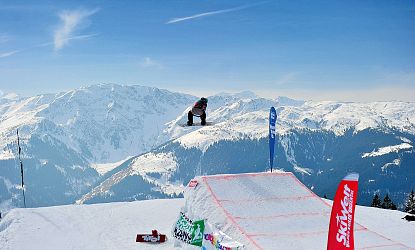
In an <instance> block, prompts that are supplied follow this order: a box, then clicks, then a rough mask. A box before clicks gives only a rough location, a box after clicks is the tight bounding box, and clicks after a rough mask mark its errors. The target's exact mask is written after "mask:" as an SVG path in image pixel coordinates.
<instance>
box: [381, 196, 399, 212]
mask: <svg viewBox="0 0 415 250" xmlns="http://www.w3.org/2000/svg"><path fill="white" fill-rule="evenodd" d="M382 208H384V209H392V210H396V209H397V208H396V205H395V204H394V203H393V202H392V200H391V199H390V198H389V195H388V194H386V196H385V198H383V203H382Z"/></svg>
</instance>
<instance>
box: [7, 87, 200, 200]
mask: <svg viewBox="0 0 415 250" xmlns="http://www.w3.org/2000/svg"><path fill="white" fill-rule="evenodd" d="M195 99H196V97H193V96H190V95H185V94H180V93H173V92H170V91H167V90H161V89H157V88H150V87H142V86H121V85H116V84H102V85H95V86H90V87H85V88H80V89H76V90H72V91H69V92H62V93H59V94H46V95H39V96H34V97H28V98H19V97H18V96H16V95H6V96H4V97H2V98H1V99H0V163H1V172H0V191H1V192H0V203H1V202H3V206H7V205H8V204H9V205H10V206H13V205H19V204H20V199H21V196H20V190H18V184H19V183H20V171H19V169H18V164H17V162H16V158H17V156H16V152H17V145H16V140H17V138H16V129H19V134H20V136H21V144H22V152H23V164H24V167H25V179H26V181H25V184H26V188H27V198H28V202H27V204H28V205H29V206H42V205H54V204H65V203H66V204H67V203H71V202H73V201H74V199H75V198H76V197H78V196H79V195H80V194H82V193H84V192H85V191H87V190H88V189H89V188H90V187H91V186H93V185H94V184H95V183H96V182H97V181H98V180H100V179H101V178H102V176H101V175H100V174H102V173H105V172H106V171H109V170H111V169H112V168H114V167H116V166H118V165H119V164H108V163H114V162H115V163H116V162H118V161H120V160H123V159H126V158H128V157H129V156H134V155H138V154H141V153H144V152H147V151H149V150H151V149H152V148H154V147H155V146H158V145H159V144H160V143H164V142H165V141H167V140H168V139H169V138H167V137H164V136H163V134H161V132H162V131H163V129H164V128H165V126H166V125H165V124H166V123H167V122H169V121H171V120H172V119H174V118H175V117H177V116H178V115H179V114H180V113H181V112H182V111H183V110H184V109H186V108H187V107H188V106H189V105H191V104H192V103H193V101H194V100H195ZM94 168H95V169H94ZM5 202H6V203H7V204H5Z"/></svg>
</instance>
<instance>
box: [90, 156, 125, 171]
mask: <svg viewBox="0 0 415 250" xmlns="http://www.w3.org/2000/svg"><path fill="white" fill-rule="evenodd" d="M129 158H131V156H128V157H127V158H126V159H124V160H121V161H117V162H113V163H92V164H91V167H92V168H94V169H95V170H96V171H97V172H98V173H99V174H100V175H104V174H106V173H108V172H109V171H111V170H113V169H114V168H116V167H118V166H120V165H121V164H122V163H123V162H125V161H126V160H128V159H129Z"/></svg>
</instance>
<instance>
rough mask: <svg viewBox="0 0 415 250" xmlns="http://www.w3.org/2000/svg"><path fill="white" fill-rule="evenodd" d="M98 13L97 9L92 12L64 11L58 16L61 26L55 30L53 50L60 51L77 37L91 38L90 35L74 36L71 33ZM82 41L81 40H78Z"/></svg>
mask: <svg viewBox="0 0 415 250" xmlns="http://www.w3.org/2000/svg"><path fill="white" fill-rule="evenodd" d="M97 12H98V9H93V10H65V11H62V12H61V13H60V14H59V18H60V20H61V25H60V26H59V28H58V29H56V30H55V34H54V47H55V50H60V49H62V48H63V47H64V46H65V45H66V44H68V42H69V41H70V40H74V38H75V39H77V37H78V38H79V37H83V38H86V37H91V35H83V36H74V35H73V33H74V32H75V31H76V29H77V28H79V27H80V26H81V25H82V24H83V23H84V21H85V20H87V18H88V17H89V16H91V15H93V14H95V13H97ZM80 39H82V38H80Z"/></svg>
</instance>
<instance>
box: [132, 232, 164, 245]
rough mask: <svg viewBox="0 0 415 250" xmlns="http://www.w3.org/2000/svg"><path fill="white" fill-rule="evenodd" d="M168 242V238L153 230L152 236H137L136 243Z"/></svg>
mask: <svg viewBox="0 0 415 250" xmlns="http://www.w3.org/2000/svg"><path fill="white" fill-rule="evenodd" d="M166 240H167V237H166V235H165V234H159V233H158V232H157V230H152V231H151V234H137V238H136V239H135V242H149V243H161V242H165V241H166Z"/></svg>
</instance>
